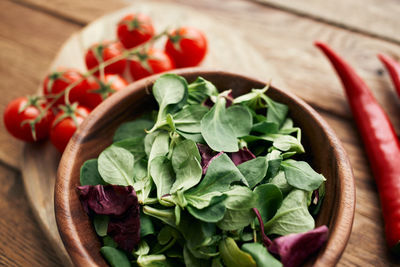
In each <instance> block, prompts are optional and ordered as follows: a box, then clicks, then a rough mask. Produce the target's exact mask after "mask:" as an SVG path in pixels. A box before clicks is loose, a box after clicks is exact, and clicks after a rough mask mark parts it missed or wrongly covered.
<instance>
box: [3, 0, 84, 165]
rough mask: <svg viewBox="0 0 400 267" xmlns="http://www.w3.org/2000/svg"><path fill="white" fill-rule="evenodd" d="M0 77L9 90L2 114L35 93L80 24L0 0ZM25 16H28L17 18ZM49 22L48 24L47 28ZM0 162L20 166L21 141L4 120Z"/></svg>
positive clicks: (4, 97)
mask: <svg viewBox="0 0 400 267" xmlns="http://www.w3.org/2000/svg"><path fill="white" fill-rule="evenodd" d="M0 17H1V18H2V20H3V21H6V22H7V23H1V24H0V50H1V51H7V52H6V53H4V52H3V53H0V80H1V81H2V88H3V90H5V91H6V92H7V93H6V94H3V95H2V97H1V98H0V110H1V112H2V113H1V116H3V112H4V109H5V107H6V105H7V103H8V102H10V101H11V100H12V99H14V98H16V97H20V96H23V95H29V94H35V93H36V91H37V88H38V85H39V83H40V82H41V80H42V78H43V77H44V76H45V74H46V72H47V69H48V67H49V64H50V62H51V60H52V59H53V57H54V56H55V54H56V52H57V50H58V49H59V47H60V45H61V44H62V42H63V41H64V40H65V39H66V38H68V36H70V35H71V33H73V32H74V31H76V30H78V29H79V28H80V27H79V26H77V25H74V24H71V23H68V22H65V21H63V20H60V19H56V18H54V17H52V16H50V15H46V14H44V13H41V12H37V11H34V10H32V9H30V8H26V7H24V6H21V5H18V4H15V3H12V2H9V1H0ZM16 18H24V19H16ZM44 25H45V27H44ZM0 144H1V148H0V161H3V162H4V163H6V164H8V165H11V166H13V167H14V168H17V167H18V166H19V162H20V158H21V150H22V146H21V144H22V143H21V142H19V141H17V140H15V139H14V138H11V136H10V135H9V134H8V133H7V132H6V131H5V128H4V124H3V123H0Z"/></svg>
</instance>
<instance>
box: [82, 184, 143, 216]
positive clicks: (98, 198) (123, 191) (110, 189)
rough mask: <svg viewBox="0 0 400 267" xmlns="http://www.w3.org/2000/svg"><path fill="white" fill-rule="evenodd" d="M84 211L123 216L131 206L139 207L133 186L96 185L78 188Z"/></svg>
mask: <svg viewBox="0 0 400 267" xmlns="http://www.w3.org/2000/svg"><path fill="white" fill-rule="evenodd" d="M78 192H79V199H80V200H81V203H82V206H83V209H84V210H85V211H86V212H87V213H88V214H89V213H90V211H93V212H94V213H96V214H101V215H116V216H118V215H121V214H123V213H124V212H125V211H127V210H128V209H129V208H130V207H131V206H134V205H138V200H137V197H136V192H135V190H133V187H132V186H119V185H107V186H102V185H94V186H88V185H85V186H78Z"/></svg>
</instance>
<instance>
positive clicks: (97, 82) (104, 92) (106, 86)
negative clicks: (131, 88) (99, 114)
mask: <svg viewBox="0 0 400 267" xmlns="http://www.w3.org/2000/svg"><path fill="white" fill-rule="evenodd" d="M88 82H89V84H90V90H88V91H87V94H86V99H85V101H84V104H83V105H84V106H86V107H88V108H90V109H94V108H95V107H97V106H98V105H99V104H100V103H101V102H102V101H103V100H104V99H106V98H107V97H109V96H110V95H112V94H113V93H114V92H117V91H120V90H122V89H124V88H125V87H126V86H127V85H128V82H127V81H126V80H125V79H124V78H122V77H121V76H120V75H118V74H106V75H105V76H104V80H101V79H99V78H97V77H91V78H89V79H88Z"/></svg>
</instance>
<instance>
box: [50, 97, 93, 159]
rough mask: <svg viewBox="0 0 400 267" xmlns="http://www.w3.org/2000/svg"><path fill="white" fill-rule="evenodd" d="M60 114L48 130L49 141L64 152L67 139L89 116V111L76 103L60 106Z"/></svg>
mask: <svg viewBox="0 0 400 267" xmlns="http://www.w3.org/2000/svg"><path fill="white" fill-rule="evenodd" d="M60 109H61V112H60V113H58V115H57V116H56V118H55V119H54V122H53V125H52V127H51V130H50V141H51V143H52V144H53V145H54V146H55V147H56V148H57V149H58V151H60V152H61V153H62V152H63V151H64V149H65V147H66V146H67V144H68V141H69V139H71V137H72V136H73V135H74V133H75V131H76V129H77V128H78V126H79V125H80V124H81V123H82V122H83V120H84V119H85V118H86V117H87V116H88V115H89V113H90V110H89V109H88V108H86V107H83V106H78V105H77V103H74V104H72V105H71V106H69V107H68V106H62V107H61V108H60Z"/></svg>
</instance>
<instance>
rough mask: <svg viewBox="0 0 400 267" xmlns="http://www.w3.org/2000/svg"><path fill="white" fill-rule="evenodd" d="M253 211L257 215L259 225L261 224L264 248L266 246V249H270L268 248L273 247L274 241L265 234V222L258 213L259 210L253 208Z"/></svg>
mask: <svg viewBox="0 0 400 267" xmlns="http://www.w3.org/2000/svg"><path fill="white" fill-rule="evenodd" d="M253 211H254V213H255V214H256V217H257V220H258V223H259V224H260V230H261V237H262V240H263V243H264V246H265V247H266V248H268V247H269V246H270V245H271V243H272V241H271V239H269V238H268V236H267V235H266V234H265V232H264V222H263V220H262V218H261V214H260V212H259V211H258V209H257V208H253Z"/></svg>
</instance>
